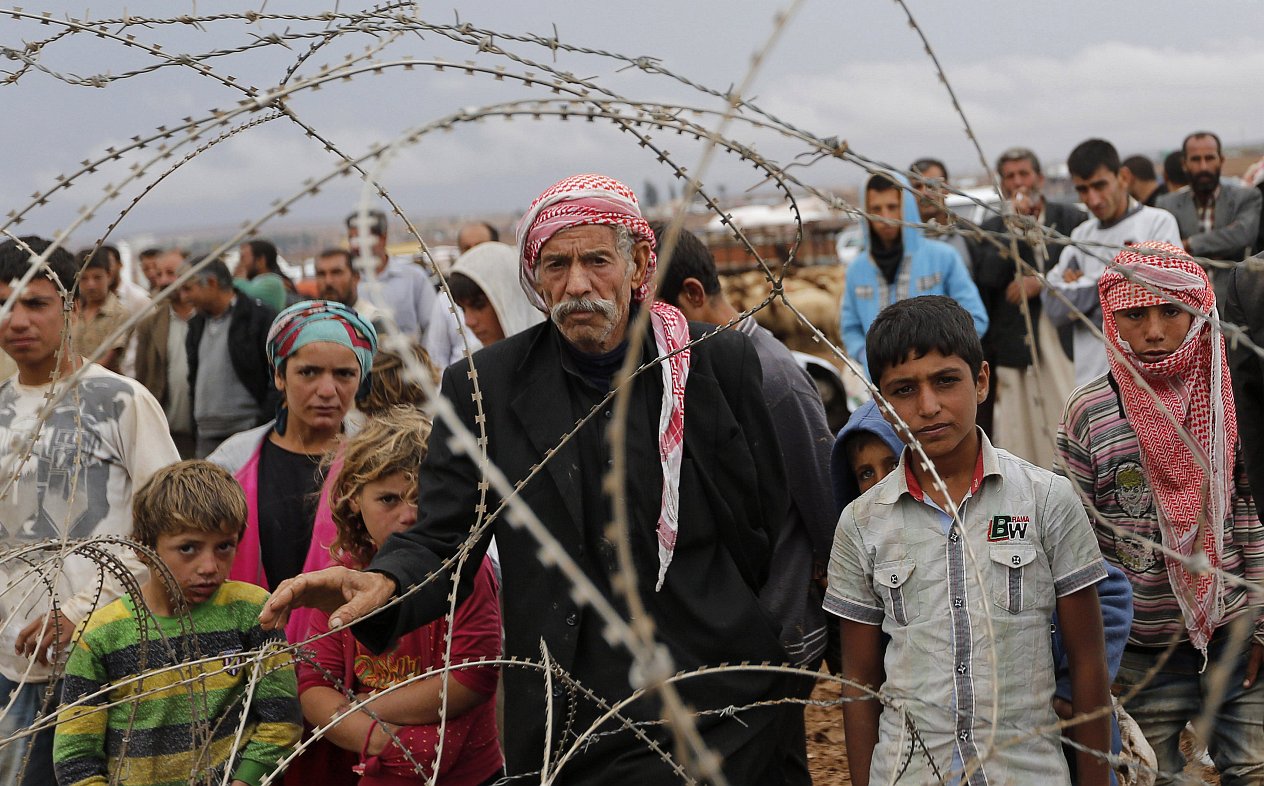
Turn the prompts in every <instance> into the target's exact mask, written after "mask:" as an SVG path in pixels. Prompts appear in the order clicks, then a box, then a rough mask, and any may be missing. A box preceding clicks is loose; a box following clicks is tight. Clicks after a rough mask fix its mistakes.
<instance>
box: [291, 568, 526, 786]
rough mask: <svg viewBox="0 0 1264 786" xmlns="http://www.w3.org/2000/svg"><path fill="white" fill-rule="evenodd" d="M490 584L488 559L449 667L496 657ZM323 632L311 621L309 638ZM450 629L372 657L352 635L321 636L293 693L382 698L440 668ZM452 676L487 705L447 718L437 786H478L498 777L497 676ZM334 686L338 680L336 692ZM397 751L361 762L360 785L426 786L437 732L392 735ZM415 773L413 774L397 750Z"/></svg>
mask: <svg viewBox="0 0 1264 786" xmlns="http://www.w3.org/2000/svg"><path fill="white" fill-rule="evenodd" d="M498 589H499V588H498V586H497V583H496V576H495V574H494V573H493V572H492V567H491V562H489V561H488V560H487V559H486V558H484V559H483V564H482V565H481V566H480V567H479V570H478V573H477V574H476V576H475V579H474V590H473V592H471V593H470V596H469V597H468V598H466V599H465V601H464V602H463V603H461V604H460V605H459V606H457V608H456V614H455V616H454V617H453V625H452V631H453V632H452V663H453V664H459V663H464V662H468V661H472V660H480V659H492V658H498V657H500V653H501V627H500V603H499V599H498ZM328 630H329V618H328V617H327V616H326V615H324V614H321V613H316V614H314V615H313V617H312V620H311V629H310V631H309V633H308V636H309V637H311V636H317V635H320V634H324V633H326V632H328ZM448 630H449V628H448V623H447V620H446V619H438V620H435V621H434V622H432V623H430V624H429V625H425V626H423V627H421V628H418V629H417V630H415V631H413V632H411V633H409V634H407V635H405V636H403V637H401V638H400V640H399V641H398V642H397V643H396V645H395V647H394V649H392V650H391V651H390V652H387V653H384V654H382V655H374V654H373V653H371V652H369V651H368V650H367V649H365V648H364V646H363V645H361V644H360V643H359V642H358V641H356V639H355V637H354V636H352V635H351V633H350V631H348V630H342V631H340V632H338V633H336V634H334V635H332V636H323V637H322V638H319V639H316V640H315V641H312V642H310V643H309V644H307V645H306V647H305V648H307V649H310V650H312V652H313V657H312V658H311V659H310V660H309V659H307V658H302V659H300V661H299V668H298V686H299V687H298V690H299V695H300V696H301V695H302V694H303V692H304V691H306V690H308V689H310V688H313V687H318V686H320V687H328V688H333V689H334V690H338V691H339V692H340V693H345V690H343V688H344V687H349V688H350V689H351V690H352V691H354V692H356V693H362V692H371V691H376V690H383V689H385V688H387V687H390V686H391V685H394V684H396V683H399V682H402V681H404V680H406V679H408V678H410V677H413V676H415V675H418V674H423V673H425V672H427V671H430V670H432V669H435V668H439V667H441V666H442V665H443V664H444V650H445V649H446V647H447V641H446V639H447V635H448ZM452 676H453V678H454V679H456V681H457V682H460V683H461V684H462V685H464V686H465V687H467V688H469V689H470V690H473V691H476V692H478V693H483V694H486V695H487V696H488V697H489V698H488V699H487V700H486V701H484V702H483V703H481V704H479V705H478V706H476V707H475V708H474V709H472V710H470V711H469V712H467V713H465V714H464V715H462V716H461V717H459V718H449V719H448V722H447V725H446V727H445V729H444V735H443V755H442V757H441V758H440V759H439V762H438V767H439V779H438V782H439V783H441V784H444V786H449V784H450V785H451V786H478V784H481V783H483V782H485V781H486V780H487V779H488V778H490V777H491V776H492V775H493V774H495V773H497V772H499V771H500V769H501V768H502V767H503V766H504V757H503V755H502V754H501V751H500V743H499V740H498V736H497V732H496V699H495V693H496V685H497V682H498V681H499V679H500V670H499V668H498V667H496V666H477V667H472V668H468V669H457V670H455V671H453V672H452ZM336 680H342V681H343V685H342V686H340V685H339V684H338V683H337V682H336ZM396 736H397V737H398V738H399V744H396V743H395V742H392V743H390V744H389V745H387V747H386V749H385V750H383V751H382V753H381V754H379V755H378V756H375V757H371V758H370V759H369V760H367V761H366V762H364V764H365V765H366V770H365V779H364V780H363V781H361V783H366V784H367V783H382V784H386V783H390V784H396V783H398V784H404V783H417V784H419V783H424V782H425V779H426V777H427V776H428V775H429V773H430V772H431V771H432V768H433V767H434V766H435V749H436V747H437V746H438V744H439V724H437V723H434V724H426V725H420V726H404V727H401V728H400V729H399V731H398V732H397V733H396ZM400 745H402V746H403V747H405V748H407V749H408V752H409V754H411V755H412V757H413V758H414V759H416V761H417V762H418V763H420V764H421V765H423V767H424V769H425V772H424V773H417V772H416V771H415V769H416V768H415V767H414V765H413V763H412V762H411V761H409V760H408V758H407V757H406V756H405V754H404V752H403V751H402V750H401V749H400Z"/></svg>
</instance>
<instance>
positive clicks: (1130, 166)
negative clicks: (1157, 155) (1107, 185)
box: [1120, 156, 1159, 180]
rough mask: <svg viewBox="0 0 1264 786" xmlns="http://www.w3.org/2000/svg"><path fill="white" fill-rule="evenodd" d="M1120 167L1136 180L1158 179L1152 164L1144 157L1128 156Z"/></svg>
mask: <svg viewBox="0 0 1264 786" xmlns="http://www.w3.org/2000/svg"><path fill="white" fill-rule="evenodd" d="M1120 166H1122V167H1123V168H1124V169H1127V170H1128V171H1129V172H1131V173H1132V176H1133V177H1134V178H1136V179H1137V180H1158V179H1159V175H1158V173H1157V172H1155V171H1154V162H1153V161H1151V160H1150V159H1148V158H1146V157H1145V156H1129V157H1128V158H1125V159H1124V161H1123V163H1122V164H1120Z"/></svg>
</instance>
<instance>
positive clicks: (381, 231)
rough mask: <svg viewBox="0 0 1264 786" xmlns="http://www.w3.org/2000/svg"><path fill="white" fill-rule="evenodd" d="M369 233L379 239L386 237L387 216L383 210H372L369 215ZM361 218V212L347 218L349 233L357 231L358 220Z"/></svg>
mask: <svg viewBox="0 0 1264 786" xmlns="http://www.w3.org/2000/svg"><path fill="white" fill-rule="evenodd" d="M367 215H368V219H369V232H370V233H372V234H374V235H377V236H378V237H386V214H385V213H383V212H382V211H381V210H370V211H369V212H368V213H367ZM359 217H360V211H358V210H357V211H356V212H354V213H352V214H351V215H349V216H347V231H348V232H350V231H351V230H353V229H355V227H356V220H357V219H359Z"/></svg>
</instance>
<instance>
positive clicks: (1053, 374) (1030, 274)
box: [975, 147, 1087, 468]
mask: <svg viewBox="0 0 1264 786" xmlns="http://www.w3.org/2000/svg"><path fill="white" fill-rule="evenodd" d="M996 172H997V175H998V176H999V178H1000V181H1001V191H1002V194H1003V196H1004V197H1005V198H1006V199H1007V200H1009V201H1010V202H1011V203H1012V204H1013V206H1014V212H1015V213H1016V214H1017V216H1016V219H1015V220H1016V221H1017V222H1018V226H1019V227H1020V228H1026V229H1027V230H1037V229H1038V230H1039V232H1040V234H1041V235H1042V236H1048V235H1052V236H1053V237H1065V236H1067V235H1070V234H1071V230H1072V229H1075V227H1077V226H1078V225H1079V224H1081V223H1083V222H1084V220H1085V219H1086V218H1087V216H1086V215H1085V214H1084V213H1083V212H1082V211H1080V210H1078V209H1077V208H1075V207H1073V206H1072V205H1066V204H1062V203H1059V202H1050V201H1049V200H1047V199H1045V197H1044V194H1043V193H1042V192H1043V189H1044V183H1045V178H1044V174H1043V173H1042V171H1041V169H1040V159H1039V158H1037V157H1036V154H1035V153H1033V152H1032V151H1031V150H1028V149H1027V148H1022V147H1015V148H1011V149H1009V150H1006V151H1005V152H1004V153H1002V154H1001V156H1000V158H999V159H998V160H997V162H996ZM983 229H985V230H987V231H989V232H995V233H998V237H997V240H998V241H999V243H1000V244H1001V246H1002V248H998V247H997V244H996V243H992V242H990V241H989V242H984V243H981V244H980V254H979V261H978V264H977V268H976V270H975V283H976V284H978V287H979V296H980V297H982V298H983V305H984V306H985V307H986V308H987V310H988V325H989V327H988V332H987V335H985V336H984V337H983V349H984V353H985V355H986V356H987V360H988V363H989V365H991V367H992V369H993V372H992V373H993V385H992V389H993V391H994V394H993V395H994V396H995V404H994V408H995V411H994V413H993V418H992V423H993V424H994V426H993V428H992V431H993V432H994V433H992V434H991V435H990V436H991V437H992V440H993V441H994V442H995V443H996V444H997V445H999V446H1001V447H1003V448H1005V449H1006V450H1009V451H1010V452H1012V453H1014V454H1015V455H1017V456H1020V457H1022V458H1025V459H1027V460H1028V461H1030V462H1032V463H1033V464H1036V465H1038V466H1041V467H1045V468H1051V467H1052V466H1053V440H1052V436H1051V435H1052V434H1053V433H1055V432H1056V429H1057V424H1058V419H1059V417H1060V416H1061V414H1062V404H1063V402H1064V401H1065V400H1066V397H1067V396H1069V395H1070V393H1071V389H1072V387H1073V385H1072V381H1073V379H1074V369H1073V368H1072V367H1071V364H1070V361H1069V358H1068V356H1067V354H1066V353H1065V352H1064V350H1063V346H1062V342H1061V341H1059V340H1058V339H1057V331H1056V329H1055V328H1053V326H1052V325H1050V324H1048V321H1047V320H1045V319H1044V318H1042V316H1041V313H1042V312H1041V304H1040V292H1041V288H1042V285H1041V280H1040V275H1037V274H1038V273H1039V274H1043V273H1045V272H1046V271H1047V270H1049V269H1051V268H1052V267H1053V265H1054V263H1055V262H1057V260H1058V255H1059V254H1061V253H1062V247H1063V245H1064V244H1063V243H1061V242H1059V241H1058V240H1056V239H1053V237H1050V239H1049V240H1048V241H1047V242H1044V241H1043V240H1042V243H1041V244H1040V245H1042V246H1043V247H1042V248H1041V249H1040V250H1041V252H1042V253H1039V254H1038V253H1037V249H1036V248H1034V247H1033V246H1032V244H1031V243H1030V242H1028V241H1027V240H1026V239H1018V240H1017V250H1018V255H1019V257H1021V258H1022V260H1023V262H1024V266H1023V275H1022V276H1021V277H1016V275H1015V273H1016V267H1017V266H1016V264H1015V262H1014V259H1013V257H1012V247H1011V236H1010V234H1009V232H1010V230H1009V228H1007V227H1006V226H1005V222H1004V220H1003V219H1002V217H1001V216H993V217H992V218H989V219H988V220H987V221H985V222H984V223H983ZM1023 237H1024V238H1025V237H1026V234H1024V236H1023ZM1023 301H1026V303H1027V306H1028V309H1029V310H1030V313H1031V324H1032V326H1033V327H1034V328H1035V329H1036V336H1035V337H1034V338H1029V336H1028V330H1027V319H1026V317H1025V316H1024V314H1023V307H1022V303H1023ZM1032 344H1035V345H1036V347H1037V348H1038V349H1039V354H1040V379H1039V387H1038V388H1037V380H1035V379H1034V378H1032V373H1031V369H1032V360H1033V355H1032V349H1031V347H1032ZM1037 395H1039V396H1041V397H1043V399H1044V400H1043V404H1044V406H1043V408H1042V407H1040V406H1038V404H1037V401H1036V400H1035V399H1036V396H1037Z"/></svg>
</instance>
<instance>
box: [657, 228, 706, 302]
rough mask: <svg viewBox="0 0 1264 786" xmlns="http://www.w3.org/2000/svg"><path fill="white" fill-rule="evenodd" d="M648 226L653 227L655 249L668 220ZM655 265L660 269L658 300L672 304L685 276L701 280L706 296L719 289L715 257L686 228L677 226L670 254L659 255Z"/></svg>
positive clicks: (661, 240)
mask: <svg viewBox="0 0 1264 786" xmlns="http://www.w3.org/2000/svg"><path fill="white" fill-rule="evenodd" d="M650 229H652V230H653V231H654V238H655V241H654V252H655V253H658V251H659V247H660V246H661V244H662V242H663V237H664V236H665V235H666V234H667V224H666V223H665V222H663V221H655V222H653V223H651V224H650ZM658 266H659V267H660V268H662V269H663V273H662V278H661V279H659V282H658V294H657V295H656V297H657V298H658V299H659V300H662V301H665V302H667V303H671V304H673V305H674V304H675V303H676V301H677V300H678V299H679V298H680V290H682V289H683V288H684V286H685V279H686V278H696V279H698V283H700V284H702V291H703V292H705V293H706V294H707V296H708V297H709V296H711V295H715V294H718V293H719V292H720V275H719V273H717V272H716V269H715V257H714V256H712V255H711V249H709V248H707V246H706V244H705V243H703V242H702V241H701V240H699V239H698V236H697V235H695V234H694V233H692V232H690V231H688V230H686V229H681V230H680V236H679V237H678V238H676V247H675V248H674V249H672V253H671V257H670V258H669V259H663V258H662V257H659V258H658Z"/></svg>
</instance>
